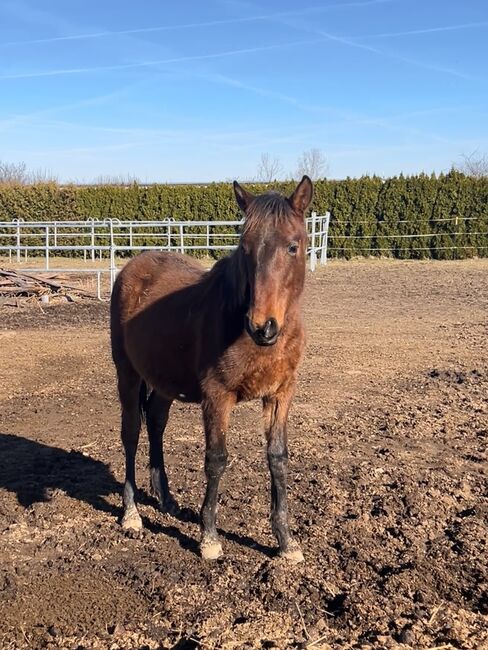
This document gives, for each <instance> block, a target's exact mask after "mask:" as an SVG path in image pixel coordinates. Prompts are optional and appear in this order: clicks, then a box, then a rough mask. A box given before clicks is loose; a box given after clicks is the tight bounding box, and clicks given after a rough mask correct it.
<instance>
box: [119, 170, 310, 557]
mask: <svg viewBox="0 0 488 650" xmlns="http://www.w3.org/2000/svg"><path fill="white" fill-rule="evenodd" d="M233 187H234V194H235V198H236V201H237V204H238V206H239V208H240V210H241V211H242V213H243V216H244V222H243V225H242V228H241V233H240V238H239V244H238V247H237V249H236V250H235V251H234V252H233V253H232V254H230V255H229V256H227V257H224V258H222V259H221V260H219V261H218V262H216V263H215V265H214V266H213V267H212V269H211V270H205V269H204V268H203V267H202V266H201V265H200V264H199V263H198V262H197V261H195V260H194V259H192V258H189V257H186V256H184V255H181V254H179V253H173V252H156V251H147V252H144V253H141V254H140V255H138V256H136V257H134V258H133V259H132V260H130V261H129V262H128V263H127V264H126V265H125V266H124V268H123V269H122V270H121V271H120V273H119V274H118V276H117V279H116V282H115V284H114V288H113V292H112V298H111V309H110V312H111V313H110V326H111V327H110V329H111V345H112V358H113V361H114V364H115V368H116V372H117V380H118V393H119V398H120V406H121V438H122V443H123V447H124V451H125V461H126V473H125V484H124V491H123V507H124V513H123V517H122V520H121V524H122V528H123V529H124V530H125V531H127V532H128V533H130V534H138V533H139V532H140V531H141V530H142V520H141V517H140V515H139V512H138V510H137V506H136V501H135V497H136V477H135V457H136V451H137V444H138V440H139V432H140V428H141V421H142V419H143V418H144V416H145V420H146V424H147V431H148V437H149V457H150V459H149V464H150V480H151V487H152V490H153V492H154V495H155V496H156V498H157V500H158V505H159V507H160V509H161V510H162V511H163V512H167V513H170V514H173V515H177V513H178V505H177V503H176V502H175V500H174V499H173V497H172V495H171V492H170V490H169V486H168V478H167V475H166V470H165V465H164V455H163V434H164V430H165V427H166V424H167V421H168V416H169V411H170V408H171V404H172V403H173V401H174V400H179V401H182V402H191V403H197V404H200V405H201V410H202V415H203V425H204V432H205V463H204V467H205V476H206V492H205V497H204V500H203V505H202V508H201V511H200V526H201V541H200V553H201V556H202V558H204V559H206V560H214V559H217V558H219V557H220V556H221V555H222V553H223V551H222V545H221V543H220V541H219V538H218V534H217V528H216V507H217V499H218V487H219V481H220V478H221V477H222V474H223V472H224V470H225V467H226V464H227V449H226V432H227V429H228V424H229V418H230V414H231V411H232V408H233V407H234V405H235V404H236V403H238V402H241V401H244V400H252V399H257V398H260V399H261V400H262V405H263V416H264V429H265V434H266V441H267V460H268V466H269V471H270V474H271V527H272V531H273V533H274V535H275V536H276V538H277V541H278V546H279V554H280V555H281V556H282V557H284V558H286V559H287V560H290V561H291V562H294V563H296V562H300V561H302V560H303V554H302V551H301V549H300V546H299V544H298V542H297V541H296V540H295V539H294V538H293V537H292V535H291V533H290V528H289V523H288V507H287V494H286V490H287V464H288V447H287V420H288V412H289V409H290V404H291V401H292V398H293V395H294V390H295V386H296V381H297V369H298V365H299V362H300V359H301V357H302V355H303V351H304V347H305V333H304V327H303V323H302V317H301V305H300V302H301V301H300V297H301V294H302V291H303V287H304V280H305V257H306V250H307V230H306V223H305V213H306V210H307V208H308V207H309V205H310V202H311V200H312V195H313V185H312V181H311V180H310V178H309V177H308V176H304V177H303V178H302V180H301V181H300V183H299V184H298V185H297V186H296V188H295V190H294V192H293V193H292V194H291V196H290V197H285V196H283V195H282V194H280V193H278V192H272V191H268V192H266V193H264V194H260V195H253V194H252V193H251V192H249V191H248V190H246V189H245V188H244V187H242V186H241V185H240V184H239V183H238V182H237V181H234V185H233Z"/></svg>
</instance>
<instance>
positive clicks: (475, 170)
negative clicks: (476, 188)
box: [457, 149, 488, 178]
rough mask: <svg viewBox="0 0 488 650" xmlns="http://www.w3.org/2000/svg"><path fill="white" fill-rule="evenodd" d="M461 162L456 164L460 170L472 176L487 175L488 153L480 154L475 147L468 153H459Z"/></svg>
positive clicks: (480, 176)
mask: <svg viewBox="0 0 488 650" xmlns="http://www.w3.org/2000/svg"><path fill="white" fill-rule="evenodd" d="M461 158H462V159H463V162H462V163H461V164H460V165H458V166H457V169H459V171H460V172H463V174H466V176H473V178H482V177H483V176H488V155H487V154H480V153H479V151H478V150H477V149H476V150H475V151H473V152H472V153H470V154H465V153H463V154H461Z"/></svg>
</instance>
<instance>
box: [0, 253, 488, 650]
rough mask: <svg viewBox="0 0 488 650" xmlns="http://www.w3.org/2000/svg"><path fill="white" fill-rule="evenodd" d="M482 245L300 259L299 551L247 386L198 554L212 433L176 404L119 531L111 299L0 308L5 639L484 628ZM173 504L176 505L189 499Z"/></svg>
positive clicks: (113, 644)
mask: <svg viewBox="0 0 488 650" xmlns="http://www.w3.org/2000/svg"><path fill="white" fill-rule="evenodd" d="M487 310H488V260H484V261H483V260H472V261H464V262H438V263H434V262H386V261H368V262H348V263H342V262H335V263H331V264H329V265H328V266H327V267H326V268H325V269H319V270H318V271H317V272H316V273H315V274H314V275H312V274H309V275H308V277H307V290H306V297H305V314H306V321H307V327H308V340H309V343H308V349H307V354H306V358H305V360H304V363H303V366H302V369H301V378H300V384H299V388H298V393H297V396H296V399H295V402H294V406H293V408H292V412H291V416H290V471H289V487H290V508H291V513H292V521H293V529H294V530H295V532H296V536H297V538H299V540H300V541H301V544H302V548H303V551H304V554H305V562H304V563H303V564H300V565H296V566H289V565H288V564H285V562H284V560H281V559H279V558H277V557H276V556H275V542H274V539H273V537H272V535H271V532H270V527H269V520H268V503H269V496H268V490H269V479H268V472H267V467H266V461H265V453H264V445H263V434H262V430H261V424H260V412H259V411H260V409H259V404H257V403H252V404H246V405H242V406H239V407H238V408H237V409H236V411H235V415H234V418H233V420H232V425H231V431H230V434H229V436H228V442H229V452H230V466H229V467H228V470H227V472H226V474H225V475H224V478H223V480H222V484H221V497H220V508H219V515H218V517H219V519H218V523H219V527H220V534H221V536H222V538H223V545H224V552H225V555H224V557H223V558H222V559H220V560H218V561H217V562H215V563H210V564H208V563H204V562H203V561H202V560H201V559H200V557H199V556H198V546H197V544H198V539H199V529H198V524H197V522H196V516H195V513H196V512H198V509H199V506H200V501H201V498H202V493H203V487H204V481H203V478H204V477H203V436H202V430H201V422H200V414H199V410H198V408H197V407H194V406H189V405H182V404H179V405H176V406H175V407H174V408H173V410H172V413H171V417H170V422H169V425H168V429H167V435H166V440H165V444H166V449H167V461H168V471H169V475H170V482H171V484H172V486H173V491H174V494H175V495H176V497H177V498H178V500H179V502H180V505H182V506H186V507H187V508H188V509H189V511H188V512H189V516H187V517H186V519H185V520H179V519H176V518H172V517H170V516H169V515H164V514H161V513H159V512H158V511H157V510H156V509H155V507H154V502H153V500H152V498H151V497H150V495H149V487H148V485H149V483H148V472H147V465H148V457H147V442H146V440H145V437H143V438H142V443H141V445H140V451H139V454H138V472H139V474H138V476H139V487H140V500H141V502H142V504H141V507H140V511H141V514H142V516H143V520H144V524H145V531H144V534H143V537H142V538H141V539H131V538H128V537H125V536H124V535H123V534H122V531H121V529H120V525H119V523H118V519H119V517H120V514H121V481H122V478H123V457H122V450H121V445H120V443H119V422H118V404H117V399H116V392H115V382H114V373H113V368H112V365H111V360H110V355H109V338H108V307H107V304H105V303H97V302H95V301H86V302H82V303H78V304H63V305H53V306H50V307H47V308H46V307H45V308H44V309H43V310H42V311H41V310H40V309H39V308H38V307H34V306H29V307H26V308H14V307H10V308H7V307H5V308H3V309H2V310H1V311H0V536H1V537H0V539H1V544H0V647H1V648H73V649H74V648H78V649H80V650H81V649H82V648H111V649H112V650H116V649H118V648H127V649H128V648H131V649H132V648H134V649H135V648H137V649H142V648H149V649H152V648H179V649H190V648H200V647H201V648H203V649H207V648H223V649H232V648H235V649H239V650H241V649H242V650H244V649H251V648H256V649H258V648H307V647H310V648H315V649H319V650H320V649H322V650H323V649H335V648H415V649H425V650H427V649H432V648H437V649H439V648H440V649H444V648H445V649H447V648H462V649H476V650H479V649H482V648H488V548H487V538H488V535H487V532H488V528H487V522H488V507H487V506H488V489H487V485H488V483H487V469H488V466H487V435H488V365H487V361H488V354H487V352H488V350H487V340H488V319H487V314H488V311H487ZM182 519H184V518H182Z"/></svg>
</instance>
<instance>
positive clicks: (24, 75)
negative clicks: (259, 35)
mask: <svg viewBox="0 0 488 650" xmlns="http://www.w3.org/2000/svg"><path fill="white" fill-rule="evenodd" d="M324 40H325V39H324V38H315V39H311V40H310V39H309V40H300V41H289V42H287V43H277V44H275V45H263V46H260V47H248V48H243V49H239V50H227V51H225V52H216V53H214V54H195V55H192V56H179V57H173V58H170V59H157V60H154V61H140V62H138V63H119V64H114V65H103V66H95V67H92V68H60V69H58V70H44V71H39V72H18V73H17V72H16V73H13V74H2V75H0V79H32V78H35V77H55V76H58V75H70V74H83V73H87V72H107V71H112V70H130V69H135V68H146V67H151V66H157V65H167V64H171V63H183V62H185V61H203V60H206V59H220V58H225V57H227V56H236V55H239V54H252V53H254V52H266V51H269V50H277V49H280V48H283V47H293V46H296V45H313V44H316V43H322V42H323V41H324Z"/></svg>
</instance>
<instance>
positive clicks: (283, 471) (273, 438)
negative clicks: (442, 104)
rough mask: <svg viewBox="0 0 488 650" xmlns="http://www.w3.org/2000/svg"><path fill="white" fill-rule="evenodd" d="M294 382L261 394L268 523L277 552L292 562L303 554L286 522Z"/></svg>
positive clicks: (299, 558) (297, 560)
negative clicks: (289, 422)
mask: <svg viewBox="0 0 488 650" xmlns="http://www.w3.org/2000/svg"><path fill="white" fill-rule="evenodd" d="M293 389H294V386H293V385H289V386H287V387H286V388H285V389H284V390H281V391H280V392H279V393H277V394H276V395H272V396H268V397H265V398H263V415H264V427H265V433H266V440H267V444H268V465H269V471H270V473H271V527H272V530H273V533H274V535H275V536H276V539H277V540H278V545H279V548H280V555H281V556H282V557H284V558H286V559H287V560H290V561H291V562H302V561H303V554H302V551H301V550H300V546H299V545H298V543H297V542H296V541H295V540H294V539H293V538H292V536H291V534H290V529H289V524H288V505H287V495H286V483H287V466H288V442H287V432H286V425H287V420H288V411H289V408H290V404H291V400H292V397H293Z"/></svg>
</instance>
